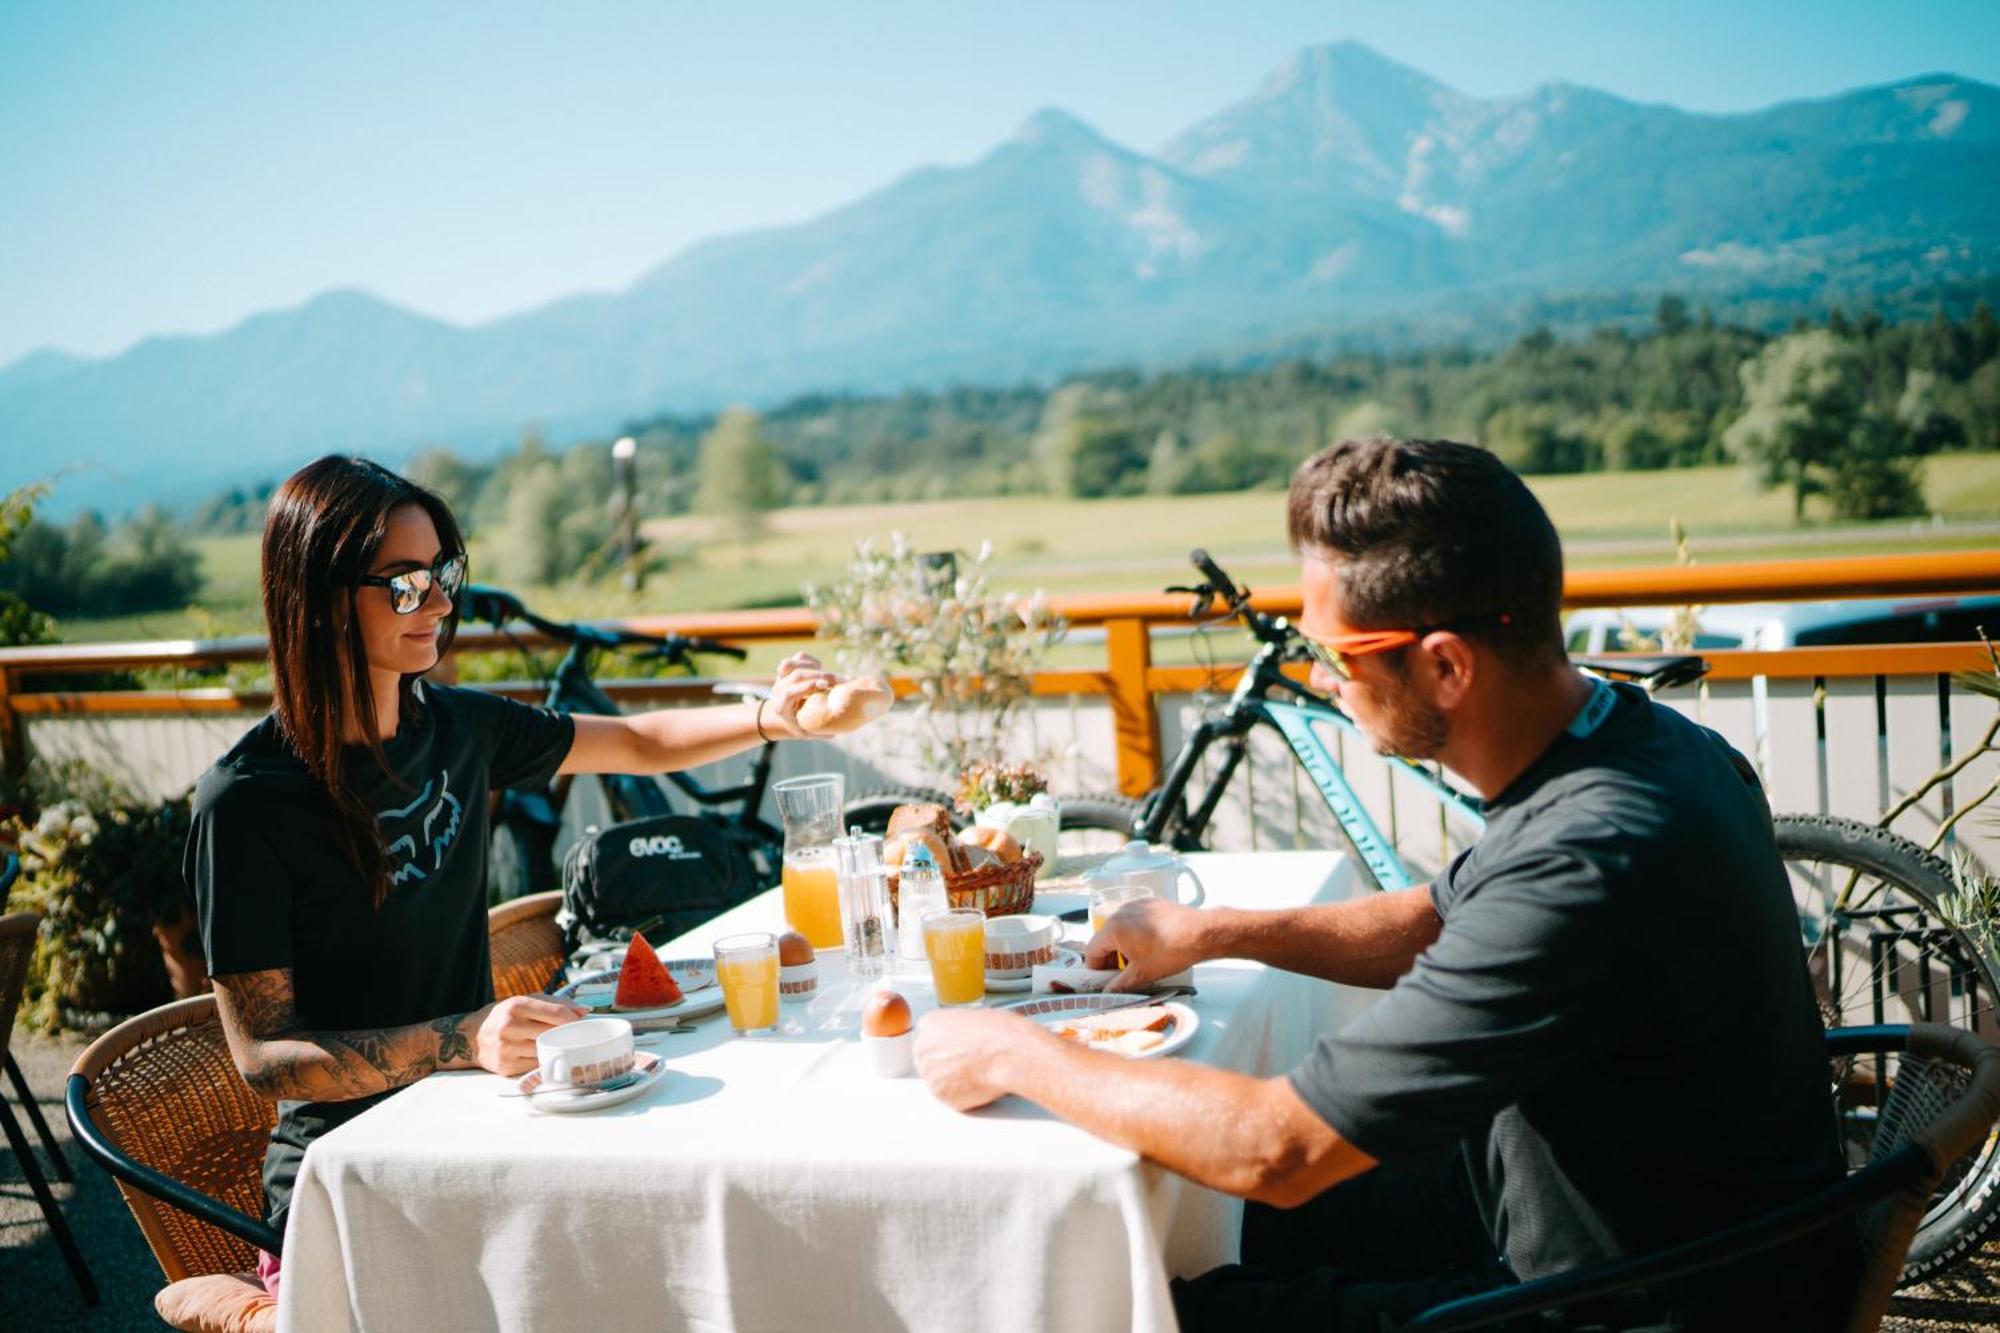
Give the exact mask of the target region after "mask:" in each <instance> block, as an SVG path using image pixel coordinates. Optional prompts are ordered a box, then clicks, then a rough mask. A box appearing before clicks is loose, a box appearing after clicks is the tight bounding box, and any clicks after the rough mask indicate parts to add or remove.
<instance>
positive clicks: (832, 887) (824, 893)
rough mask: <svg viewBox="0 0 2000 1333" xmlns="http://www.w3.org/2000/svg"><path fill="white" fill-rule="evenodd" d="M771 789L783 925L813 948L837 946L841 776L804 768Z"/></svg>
mask: <svg viewBox="0 0 2000 1333" xmlns="http://www.w3.org/2000/svg"><path fill="white" fill-rule="evenodd" d="M771 794H772V795H773V796H775V797H776V798H777V801H778V816H779V818H781V819H782V820H784V823H785V873H784V880H783V884H784V899H785V924H786V925H788V926H790V927H791V928H792V929H793V930H796V931H797V932H799V934H801V935H803V936H805V937H806V939H807V941H808V942H809V943H811V945H812V947H813V948H815V949H821V950H824V949H838V948H839V947H840V945H841V938H842V936H841V928H840V883H839V879H838V876H837V875H836V874H835V870H834V859H833V840H834V839H835V838H837V837H839V836H840V812H841V807H842V806H843V805H845V804H846V797H847V780H846V779H845V778H843V777H842V776H841V775H840V774H838V773H809V774H807V775H806V776H804V777H798V778H787V779H786V780H785V781H783V782H780V783H778V784H777V785H776V786H774V787H772V788H771Z"/></svg>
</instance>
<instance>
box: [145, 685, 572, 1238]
mask: <svg viewBox="0 0 2000 1333" xmlns="http://www.w3.org/2000/svg"><path fill="white" fill-rule="evenodd" d="M416 691H417V705H418V706H417V708H416V709H415V710H414V712H415V716H413V717H412V716H406V717H404V719H403V720H402V723H401V725H400V726H399V727H398V730H397V734H396V736H395V737H394V738H393V739H392V740H390V741H389V742H388V744H387V745H386V746H384V747H383V748H384V752H385V754H386V755H387V757H388V760H389V767H390V770H391V771H390V772H388V773H384V772H383V771H382V769H381V768H380V766H379V765H377V764H376V762H375V760H374V759H373V757H372V756H370V755H369V753H368V751H367V749H366V748H365V747H362V746H351V747H349V750H348V754H347V770H348V774H349V780H350V781H351V782H352V783H354V784H355V787H356V789H357V790H358V791H359V792H360V793H361V794H362V796H363V798H364V799H365V800H366V801H367V803H368V804H369V805H370V806H372V807H373V808H374V809H375V811H376V823H377V827H378V828H379V829H380V830H381V835H382V844H383V846H384V847H385V848H386V849H387V851H388V856H389V870H390V882H391V888H390V892H389V896H388V898H387V899H386V900H385V901H384V902H383V904H382V906H381V908H380V909H379V910H378V909H376V908H375V907H374V906H373V902H374V897H373V893H372V892H371V890H370V887H369V885H368V884H367V883H366V882H365V881H364V880H363V879H362V878H361V876H360V875H359V874H358V873H357V872H356V871H355V870H354V868H353V867H352V866H351V865H349V864H348V861H347V858H346V857H345V856H344V855H343V854H342V853H341V851H340V850H339V843H338V842H337V841H335V836H334V823H333V818H334V816H333V805H332V802H331V801H329V800H328V799H327V797H326V795H325V793H324V792H323V790H322V789H321V788H320V787H319V785H318V784H317V783H315V782H314V781H313V780H312V778H311V776H310V775H309V774H308V773H307V772H306V770H305V767H304V765H302V764H301V763H300V762H299V760H298V757H297V756H296V755H295V754H294V753H293V752H292V750H291V749H290V747H289V746H287V745H286V744H285V741H284V739H283V737H282V736H281V734H280V732H279V729H278V724H277V718H276V716H275V715H273V716H271V717H267V718H265V719H264V720H263V721H262V722H260V723H258V724H257V725H256V726H254V727H252V728H251V729H250V730H249V731H248V732H246V733H244V735H243V738H242V739H241V740H239V741H237V742H236V744H235V745H234V746H233V747H231V749H230V750H229V752H228V753H227V754H225V755H223V756H222V758H220V759H218V760H217V761H216V762H215V765H214V767H212V768H210V769H209V770H208V772H206V773H204V774H203V775H202V778H201V781H200V782H199V783H198V784H196V787H195V794H194V827H193V831H192V832H191V833H190V835H189V837H188V846H187V857H186V860H185V863H184V873H185V874H186V876H187V881H188V884H189V886H190V887H191V888H192V889H193V890H194V894H195V901H196V903H197V905H198V906H199V909H200V915H201V933H202V942H203V945H204V946H205V947H206V949H207V952H208V970H209V972H210V973H211V974H212V975H215V976H229V975H231V974H232V973H239V972H261V971H266V970H268V969H271V968H280V967H288V968H290V969H291V970H292V989H293V993H294V995H295V997H296V1001H297V1008H298V1015H299V1021H300V1023H301V1024H302V1025H303V1026H304V1027H305V1029H306V1030H308V1031H340V1030H347V1029H355V1028H385V1027H400V1026H403V1025H405V1024H411V1023H424V1022H428V1021H429V1020H431V1019H433V1018H437V1017H439V1016H441V1015H445V1014H462V1013H467V1012H469V1011H471V1010H474V1009H477V1008H479V1007H480V1006H482V1005H484V1004H487V1003H489V1002H490V1001H491V1000H492V999H493V972H492V964H491V961H490V960H489V958H488V955H487V944H486V840H487V822H488V821H487V800H486V798H487V793H488V792H489V791H491V790H492V789H493V788H496V787H522V788H528V787H536V786H540V785H542V784H544V783H546V782H547V781H548V780H549V779H550V778H551V777H553V776H554V774H555V772H556V770H557V768H558V767H560V766H561V764H562V761H563V759H564V757H565V756H566V755H568V753H569V749H570V742H571V740H572V738H573V737H574V735H575V724H574V723H573V722H572V721H571V720H570V719H569V718H568V717H565V716H563V715H562V714H560V713H556V712H552V711H550V710H549V709H545V708H531V707H529V706H527V705H525V704H519V703H515V702H513V701H512V700H509V699H503V698H501V697H499V696H498V695H491V694H485V693H482V692H480V691H477V690H467V689H455V688H451V687H448V686H439V685H434V684H425V683H423V682H419V683H418V684H417V687H416ZM382 1095H386V1094H382ZM379 1100H381V1095H378V1096H375V1097H368V1098H362V1099H360V1100H356V1101H345V1102H301V1101H281V1102H279V1103H278V1124H277V1127H276V1128H275V1129H274V1130H273V1131H272V1134H271V1148H270V1151H269V1152H268V1153H267V1154H266V1156H265V1159H264V1191H265V1197H266V1200H267V1202H268V1205H269V1210H270V1213H269V1215H270V1218H271V1223H272V1225H273V1226H276V1227H279V1228H280V1229H282V1227H283V1225H284V1210H285V1208H286V1206H287V1205H288V1204H289V1202H290V1200H291V1192H292V1181H293V1178H294V1176H295V1175H296V1174H297V1172H298V1164H299V1159H300V1158H301V1157H303V1156H304V1155H305V1149H306V1145H307V1144H308V1143H310V1142H312V1140H313V1139H315V1138H317V1137H318V1136H319V1135H321V1134H323V1133H325V1132H326V1131H327V1130H329V1129H331V1128H333V1127H334V1126H335V1125H338V1124H341V1123H342V1122H344V1121H346V1120H349V1119H352V1118H353V1117H354V1116H356V1115H358V1114H360V1113H361V1112H362V1111H363V1110H366V1109H367V1108H368V1107H369V1106H372V1105H373V1104H374V1103H375V1102H377V1101H379Z"/></svg>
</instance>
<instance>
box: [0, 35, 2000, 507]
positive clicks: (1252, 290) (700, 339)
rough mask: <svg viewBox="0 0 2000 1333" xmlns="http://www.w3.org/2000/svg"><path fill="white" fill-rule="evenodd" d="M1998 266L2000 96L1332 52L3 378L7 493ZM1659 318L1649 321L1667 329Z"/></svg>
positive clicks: (1877, 283) (1849, 294) (1976, 277)
mask: <svg viewBox="0 0 2000 1333" xmlns="http://www.w3.org/2000/svg"><path fill="white" fill-rule="evenodd" d="M1996 276H2000V89H1996V88H1994V87H1992V86H1990V85H1987V84H1982V83H1979V82H1976V81H1973V80H1969V79H1963V78H1958V77H1955V76H1953V75H1949V74H1936V75H1925V76H1921V77H1917V78H1912V79H1908V80H1905V81H1903V82H1901V83H1897V84H1893V85H1889V86H1885V87H1876V88H1866V89H1860V90H1856V91H1853V92H1849V93H1845V94H1841V95H1838V96H1834V97H1829V98H1824V99H1819V100H1813V101H1802V102H1792V103H1786V104H1782V105H1778V106H1774V107H1770V108H1767V109H1765V110H1761V111H1756V112H1750V113H1742V114H1730V115H1710V114H1698V113H1693V112H1688V111H1683V110H1680V109H1677V108H1675V107H1672V106H1666V105H1657V104H1653V105H1648V104H1639V103H1635V102H1630V101H1626V100H1624V99H1621V98H1618V97H1615V96H1612V95H1610V94H1608V93H1604V92H1600V91H1596V90H1593V89H1590V88H1585V87H1579V86H1577V85H1574V84H1568V83H1550V84H1547V85H1544V86H1542V87H1539V88H1536V89H1534V90H1532V91H1530V92H1527V93H1524V94H1521V95H1519V96H1513V97H1502V98H1477V97H1470V96H1467V95H1465V94H1462V93H1459V92H1456V91H1454V90H1453V89H1451V88H1448V87H1446V86H1444V85H1443V84H1441V83H1438V82H1437V81H1435V80H1433V79H1430V78H1428V77H1426V76H1425V75H1424V74H1422V73H1420V72H1418V71H1416V70H1414V69H1410V68H1408V67H1406V66H1403V65H1400V64H1397V63H1396V62H1394V61H1392V60H1389V59H1387V58H1385V57H1383V56H1381V55H1379V54H1377V53H1376V52H1374V51H1372V50H1370V49H1369V48H1367V47H1365V46H1361V45H1359V44H1356V43H1351V42H1342V43H1336V44H1333V45H1328V46H1320V47H1313V48H1309V49H1307V50H1304V51H1301V52H1300V53H1298V54H1297V55H1296V56H1294V57H1293V58H1292V59H1290V60H1288V61H1287V62H1286V63H1285V64H1284V65H1282V66H1281V67H1280V68H1278V69H1277V70H1275V71H1274V72H1273V73H1272V74H1271V75H1270V76H1269V77H1267V78H1266V79H1265V80H1264V82H1263V83H1262V84H1261V85H1259V86H1258V87H1257V88H1256V89H1255V90H1254V91H1253V92H1251V94H1250V95H1249V96H1248V97H1246V98H1245V99H1243V100H1242V101H1240V102H1238V103H1236V104H1234V105H1232V106H1228V107H1225V108H1223V109H1222V110H1221V111H1219V112H1217V113H1215V114H1213V115H1211V116H1209V117H1207V118H1206V119H1204V120H1201V121H1199V122H1197V123H1196V124H1194V125H1193V126H1191V127H1190V128H1189V129H1187V130H1186V131H1184V132H1183V133H1181V134H1179V135H1177V136H1175V137H1174V138H1173V139H1171V140H1169V141H1168V142H1167V143H1165V144H1163V145H1161V146H1159V147H1158V149H1157V150H1156V151H1153V152H1151V153H1147V152H1141V151H1138V150H1136V149H1133V148H1129V147H1126V146H1123V145H1120V144H1117V143H1114V142H1112V141H1111V140H1109V139H1107V138H1106V137H1104V136H1103V135H1101V134H1099V133H1098V132H1097V131H1095V130H1094V129H1092V128H1091V127H1090V126H1089V125H1087V124H1085V123H1083V122H1082V121H1080V120H1078V119H1077V118H1076V117H1074V116H1072V115H1069V114H1067V113H1065V112H1063V111H1060V110H1044V111H1040V112H1037V113H1035V114H1034V115H1032V116H1030V117H1029V118H1028V119H1027V121H1026V122H1025V123H1024V124H1023V125H1022V126H1021V127H1020V129H1019V130H1018V131H1017V132H1016V133H1015V134H1014V135H1013V136H1011V137H1010V138H1008V139H1007V140H1005V141H1004V142H1002V143H1000V144H999V145H997V146H996V147H994V148H993V149H992V150H991V151H990V152H988V153H986V154H985V155H984V156H983V157H981V158H979V159H978V160H977V161H974V162H972V163H970V164H968V165H965V166H954V167H927V168H923V169H920V170H916V171H913V172H911V173H909V174H908V175H906V176H904V177H902V178H901V179H899V180H896V181H894V182H892V183H890V184H888V185H886V186H884V187H883V188H881V189H879V190H877V191H875V192H873V193H871V194H868V195H866V196H864V197H862V198H860V199H858V200H856V201H854V202H853V203H851V204H848V205H846V206H844V207H841V208H838V209H835V210H833V211H832V212H829V213H826V214H824V215H822V216H820V217H818V218H814V219H812V220H811V221H808V222H805V223H801V224H799V225H796V226H787V227H779V228H772V229H767V230H760V231H752V232H746V233H742V234H738V235H731V236H724V237H718V238H715V239H711V240H707V241H703V242H700V243H698V244H695V245H693V246H690V247H688V248H687V249H685V250H683V251H681V252H680V253H678V254H676V255H674V256H673V257H671V258H670V259H668V260H667V261H666V262H664V263H662V264H661V265H659V266H658V267H657V268H655V269H653V270H652V271H650V272H647V273H645V274H643V275H641V276H640V277H639V278H638V279H637V280H636V281H634V282H633V283H632V284H631V285H630V286H629V287H627V288H626V289H625V290H623V291H620V292H616V293H612V294H598V295H580V296H575V297H570V298H567V299H563V300H559V301H556V302H553V303H551V304H549V305H545V306H543V307H540V308H538V309H535V310H531V311H528V312H525V313H521V314H517V315H513V316H510V317H508V318H504V319H499V320H495V321H493V322H490V323H486V324H482V325H478V326H473V327H462V326H457V325H453V324H449V323H446V322H443V321H440V320H436V319H431V318H428V317H426V316H423V315H419V314H416V313H413V312H411V311H408V310H404V309H400V308H398V307H397V306H395V305H393V304H390V303H388V302H386V301H383V300H381V299H378V298H377V297H374V296H371V295H369V294H367V293H364V292H359V291H335V292H329V293H326V294H324V295H321V296H319V297H316V298H314V299H313V300H311V301H308V302H307V303H305V304H304V305H301V306H298V307H296V308H293V309H288V310H279V311H273V312H269V313H264V314H259V315H255V316H253V317H251V318H249V319H246V320H244V321H243V322H242V323H240V324H238V325H236V326H235V327H233V328H230V329H228V330H225V331H223V332H221V333H216V334H212V335H203V336H175V337H156V338H149V339H146V340H145V341H142V342H140V343H138V344H137V345H135V346H133V347H132V348H130V349H129V350H127V351H125V352H123V353H121V354H119V355H116V356H113V357H108V358H104V359H100V360H85V359H80V358H76V357H71V356H68V355H66V354H64V353H60V352H55V351H40V352H35V353H32V354H30V355H29V356H27V357H24V358H22V359H21V360H18V361H16V362H14V363H13V364H12V365H9V366H7V367H5V368H4V369H0V489H4V488H5V487H7V486H11V485H13V484H16V483H19V482H21V481H24V480H29V479H31V478H34V477H42V476H49V475H51V474H54V473H57V472H58V471H59V470H64V469H67V471H66V472H65V473H64V475H63V476H62V477H61V480H60V485H59V496H58V502H59V504H60V505H61V507H63V508H68V507H71V506H73V505H75V504H80V503H86V502H87V503H93V504H101V505H105V506H108V507H113V508H117V507H123V506H125V505H129V504H132V503H136V502H138V501H140V500H143V499H173V498H179V497H186V496H190V495H193V494H197V493H200V492H203V491H207V490H210V489H213V488H214V487H215V486H216V485H218V484H222V483H227V482H234V481H244V480H249V479H253V478H256V477H270V476H273V475H277V474H280V473H282V472H283V471H285V470H287V469H289V468H290V467H291V466H293V465H294V464H296V463H298V462H300V461H302V460H304V459H306V458H309V457H312V456H313V455H315V454H318V453H321V452H325V451H326V450H329V449H350V450H357V451H362V452H367V453H371V454H374V455H377V456H380V457H383V458H385V459H389V460H392V461H393V460H398V459H400V458H402V457H403V456H404V455H406V454H407V453H409V452H410V451H411V450H412V449H414V448H417V447H421V446H424V445H427V444H436V443H450V444H452V445H453V446H454V447H456V448H458V449H459V450H460V451H461V452H463V453H466V454H468V455H471V456H478V455H481V454H484V453H489V452H491V451H492V450H494V449H497V448H498V447H500V446H501V445H503V444H505V443H506V442H508V441H510V440H512V439H513V438H514V437H515V436H516V435H517V434H518V432H519V430H520V429H521V427H522V426H523V425H524V424H525V423H528V422H536V423H539V424H540V425H542V427H543V428H544V429H545V430H546V431H547V432H548V433H550V434H551V435H553V436H556V437H557V438H562V437H565V436H570V435H575V434H579V433H583V432H594V431H607V430H611V429H614V428H616V426H617V425H618V424H619V423H620V422H622V421H625V420H628V419H630V418H632V417H634V416H639V415H644V414H650V413H654V412H658V411H661V410H688V411H696V410H705V409H708V408H712V407H715V406H718V405H722V404H725V403H729V402H751V403H759V402H769V401H772V400H774V399H777V398H779V397H782V396H784V395H788V394H792V393H797V392H802V391H806V390H862V391H866V390H893V389H898V388H902V387H906V386H911V385H925V386H942V385H944V384H946V383H949V382H952V381H960V382H964V381H988V382H994V381H1011V380H1014V379H1018V378H1022V377H1036V378H1047V377H1054V376H1060V375H1062V374H1065V373H1068V372H1071V371H1075V370H1077V369H1080V368H1085V367H1089V366H1093V365H1102V364H1106V363H1113V362H1138V363H1159V362H1162V361H1167V360H1173V359H1189V358H1194V357H1198V356H1209V355H1219V354H1224V353H1227V352H1229V351H1231V350H1232V349H1240V348H1244V347H1247V346H1252V345H1256V344H1259V343H1262V344H1266V345H1275V344H1276V343H1278V342H1280V341H1282V340H1284V339H1286V338H1292V337H1297V336H1300V335H1305V334H1315V335H1327V334H1332V333H1337V332H1339V331H1341V330H1360V331H1365V330H1367V329H1368V328H1370V327H1371V326H1375V327H1379V326H1382V325H1383V324H1385V323H1386V322H1388V321H1397V322H1399V323H1400V324H1402V325H1404V326H1406V327H1407V326H1410V325H1413V324H1414V325H1419V326H1420V325H1421V324H1422V323H1423V321H1424V320H1425V319H1426V318H1431V317H1438V316H1441V315H1442V314H1443V313H1444V312H1452V313H1453V314H1454V315H1455V316H1456V317H1457V319H1458V320H1459V321H1460V324H1459V327H1461V328H1462V327H1463V322H1464V320H1465V319H1466V318H1467V316H1468V313H1469V312H1470V313H1471V314H1472V315H1474V316H1476V315H1477V313H1478V312H1481V311H1500V310H1504V309H1506V308H1508V307H1509V306H1510V305H1514V306H1518V305H1519V304H1520V303H1522V302H1529V301H1533V300H1535V299H1546V298H1550V297H1562V296H1581V295H1590V294H1604V293H1625V294H1646V293H1651V294H1654V295H1657V294H1658V293H1659V292H1662V291H1676V292H1680V293H1683V294H1686V295H1689V296H1690V297H1693V298H1696V299H1729V298H1735V297H1744V296H1748V295H1756V294H1765V295H1769V296H1772V297H1775V298H1778V299H1781V300H1792V301H1795V302H1799V303H1804V304H1810V303H1812V302H1813V301H1816V300H1825V299H1830V298H1832V297H1835V296H1838V297H1840V298H1843V299H1851V300H1865V299H1867V297H1868V296H1869V295H1870V294H1871V293H1876V292H1885V291H1910V290H1917V291H1923V290H1931V289H1936V290H1945V289H1948V288H1954V287H1956V288H1957V289H1960V290H1963V289H1964V288H1965V287H1966V286H1968V285H1974V286H1977V285H1980V284H1984V283H1987V282H1989V281H1992V280H1994V279H1995V278H1996ZM1633 308H1637V306H1634V307H1633Z"/></svg>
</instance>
